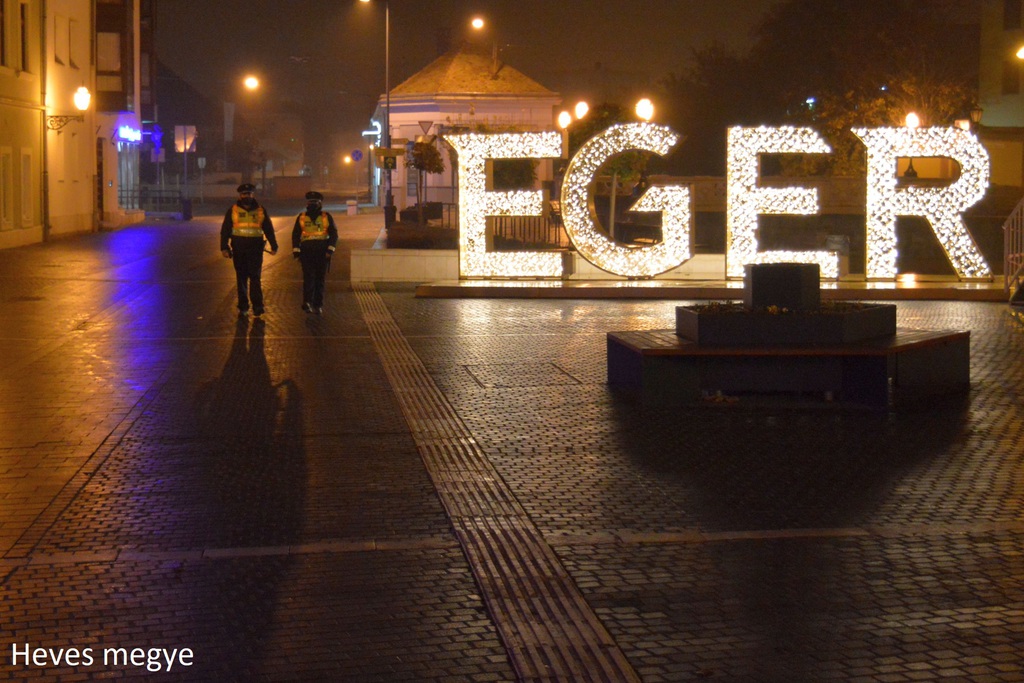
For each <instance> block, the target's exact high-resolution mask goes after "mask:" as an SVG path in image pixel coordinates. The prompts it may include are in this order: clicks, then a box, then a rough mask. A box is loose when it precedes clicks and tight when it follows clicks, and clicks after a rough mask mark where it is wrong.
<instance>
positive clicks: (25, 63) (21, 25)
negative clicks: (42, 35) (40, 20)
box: [18, 2, 32, 71]
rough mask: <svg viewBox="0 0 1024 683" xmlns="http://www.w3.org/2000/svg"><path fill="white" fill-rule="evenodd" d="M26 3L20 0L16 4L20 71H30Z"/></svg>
mask: <svg viewBox="0 0 1024 683" xmlns="http://www.w3.org/2000/svg"><path fill="white" fill-rule="evenodd" d="M28 40H29V38H28V4H26V3H24V2H22V3H19V4H18V41H19V43H20V44H19V46H18V50H19V52H20V55H19V64H18V67H19V68H20V69H21V70H22V71H31V68H32V64H31V63H30V62H29V56H28V53H29V49H28V48H29V44H28Z"/></svg>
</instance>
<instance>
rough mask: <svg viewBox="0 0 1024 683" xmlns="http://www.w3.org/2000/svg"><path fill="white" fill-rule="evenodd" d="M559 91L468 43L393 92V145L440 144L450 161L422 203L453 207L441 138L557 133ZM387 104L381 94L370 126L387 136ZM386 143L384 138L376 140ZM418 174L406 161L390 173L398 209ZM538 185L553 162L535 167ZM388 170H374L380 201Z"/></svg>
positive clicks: (451, 177) (429, 182)
mask: <svg viewBox="0 0 1024 683" xmlns="http://www.w3.org/2000/svg"><path fill="white" fill-rule="evenodd" d="M561 101H562V100H561V97H560V96H559V94H558V93H556V92H553V91H551V90H548V89H547V88H545V87H544V86H542V85H540V84H539V83H537V82H536V81H534V80H532V79H530V78H529V77H527V76H525V75H524V74H523V73H521V72H519V71H517V70H516V69H514V68H512V67H510V66H508V65H507V64H502V63H501V62H499V61H498V60H496V59H495V58H494V56H493V55H492V54H491V53H490V52H483V51H480V50H479V49H475V48H473V47H471V46H468V45H463V46H461V47H458V48H455V49H453V50H451V51H449V52H447V53H445V54H443V55H441V56H440V57H438V58H437V59H435V60H434V61H433V62H431V63H430V64H429V65H427V66H426V67H425V68H424V69H423V70H421V71H420V72H418V73H417V74H415V75H413V76H412V77H410V78H409V79H407V80H406V81H404V82H403V83H401V84H399V85H398V86H396V87H395V88H393V89H392V90H391V93H390V117H389V118H390V124H391V147H392V148H393V149H394V148H401V147H406V146H409V145H412V144H413V143H415V142H416V141H417V140H428V141H431V142H432V143H433V144H436V145H438V149H439V150H440V151H441V154H442V157H443V158H444V162H445V172H444V173H442V174H427V177H426V192H425V194H426V197H425V198H424V200H425V201H430V202H435V201H436V202H442V203H445V204H451V203H455V202H456V201H457V198H456V196H455V188H456V187H457V184H458V183H457V180H456V176H455V173H456V171H457V169H456V167H455V165H454V164H452V160H451V156H450V149H449V148H448V146H447V145H445V144H444V143H443V142H441V141H440V139H438V136H443V135H444V134H445V133H450V132H469V131H480V130H490V131H494V132H498V131H511V130H515V131H541V130H554V128H555V115H556V111H557V107H558V106H559V105H560V104H561ZM386 109H387V98H386V97H385V96H381V98H380V101H379V102H378V105H377V109H376V111H375V112H374V114H373V118H372V120H371V125H373V127H374V129H377V130H383V127H384V122H385V111H386ZM371 142H372V143H373V144H375V145H382V144H383V142H384V141H383V135H381V136H380V137H378V138H377V139H375V140H371ZM417 174H418V171H416V169H413V168H407V167H406V164H405V159H404V157H403V156H399V157H398V159H397V167H396V169H395V170H393V171H392V193H393V195H394V203H395V206H396V207H397V208H398V209H399V210H401V209H403V208H405V207H408V206H412V205H414V204H415V203H416V183H417V180H418V176H417ZM537 175H538V182H543V181H545V180H551V178H552V163H551V162H550V161H547V162H543V163H542V164H541V165H540V166H539V167H538V169H537ZM383 182H384V171H383V169H382V168H380V166H379V165H378V167H377V168H376V169H375V172H374V190H375V197H376V201H377V202H378V203H382V200H383V197H384V191H383V189H382V186H383Z"/></svg>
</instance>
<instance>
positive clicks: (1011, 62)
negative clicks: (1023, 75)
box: [1003, 59, 1021, 95]
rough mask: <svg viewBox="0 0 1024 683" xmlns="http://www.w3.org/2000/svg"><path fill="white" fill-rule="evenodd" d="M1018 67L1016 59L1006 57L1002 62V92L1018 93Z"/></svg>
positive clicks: (1008, 93) (1006, 93) (1005, 93)
mask: <svg viewBox="0 0 1024 683" xmlns="http://www.w3.org/2000/svg"><path fill="white" fill-rule="evenodd" d="M1020 67H1021V63H1020V61H1019V60H1016V59H1008V60H1006V61H1004V62H1003V94H1004V95H1019V94H1020Z"/></svg>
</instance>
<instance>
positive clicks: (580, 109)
mask: <svg viewBox="0 0 1024 683" xmlns="http://www.w3.org/2000/svg"><path fill="white" fill-rule="evenodd" d="M574 111H575V112H576V118H578V119H582V118H583V117H584V116H586V115H587V112H589V111H590V105H589V104H587V103H586V102H584V101H583V100H580V101H579V102H577V103H576V109H575V110H574Z"/></svg>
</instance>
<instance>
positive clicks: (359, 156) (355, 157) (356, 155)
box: [352, 149, 363, 161]
mask: <svg viewBox="0 0 1024 683" xmlns="http://www.w3.org/2000/svg"><path fill="white" fill-rule="evenodd" d="M362 160H363V153H362V151H361V150H358V149H356V150H352V161H362Z"/></svg>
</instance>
